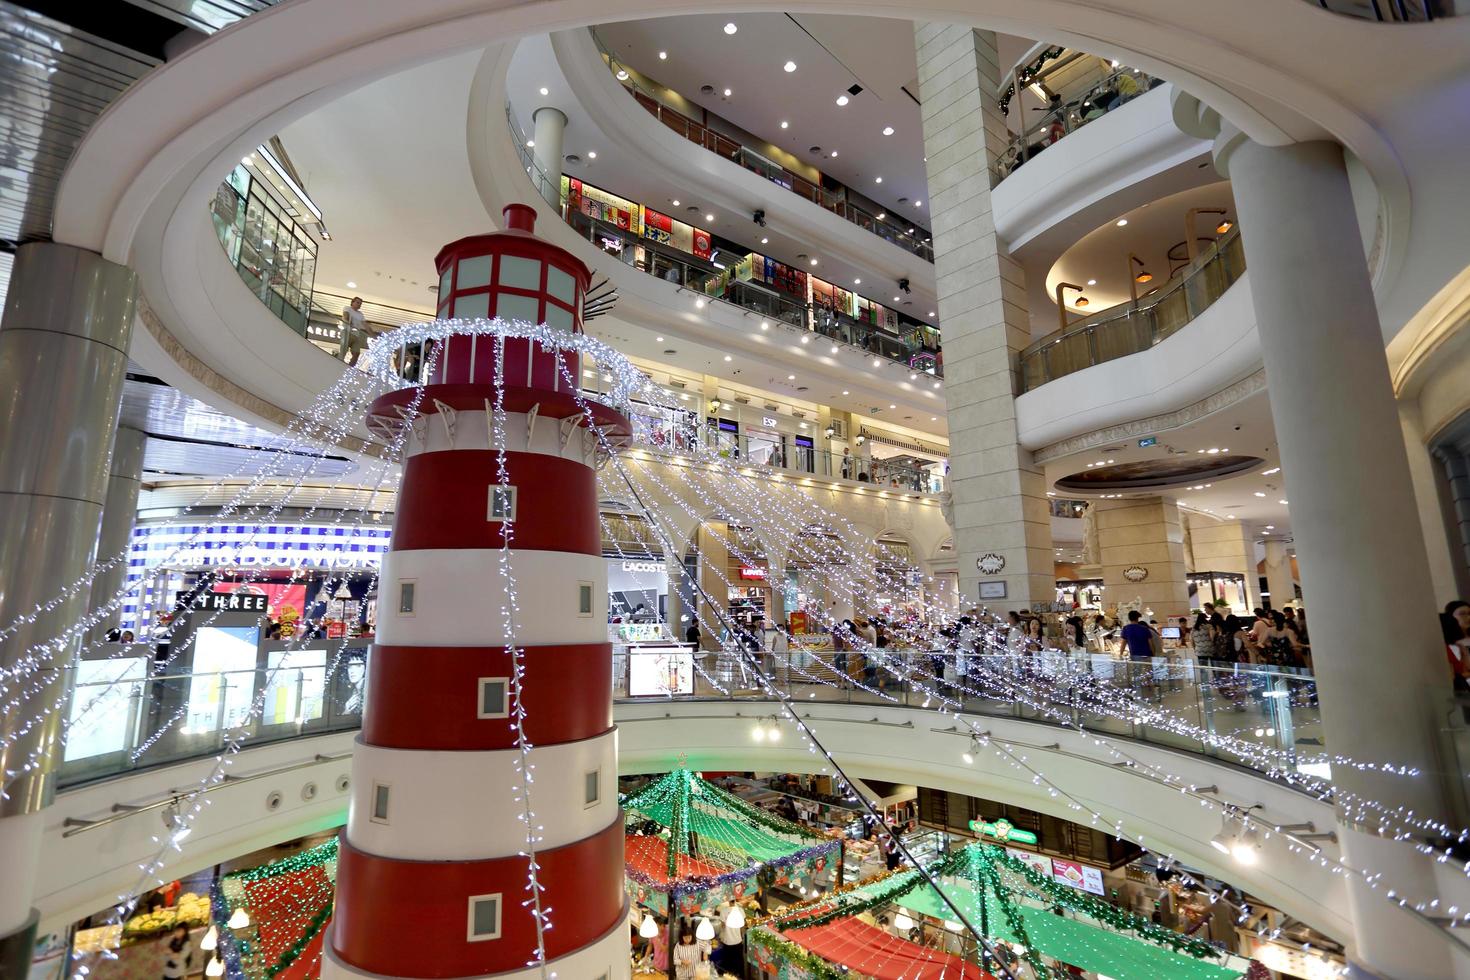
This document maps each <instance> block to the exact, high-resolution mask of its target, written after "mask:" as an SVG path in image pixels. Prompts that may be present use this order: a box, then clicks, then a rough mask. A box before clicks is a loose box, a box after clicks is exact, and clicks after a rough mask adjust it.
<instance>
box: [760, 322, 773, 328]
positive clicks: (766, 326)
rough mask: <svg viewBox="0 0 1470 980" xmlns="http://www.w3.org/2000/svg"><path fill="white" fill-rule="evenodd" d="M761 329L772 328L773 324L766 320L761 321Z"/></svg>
mask: <svg viewBox="0 0 1470 980" xmlns="http://www.w3.org/2000/svg"><path fill="white" fill-rule="evenodd" d="M761 329H762V330H769V329H771V325H770V324H769V323H767V322H766V321H764V320H762V321H761Z"/></svg>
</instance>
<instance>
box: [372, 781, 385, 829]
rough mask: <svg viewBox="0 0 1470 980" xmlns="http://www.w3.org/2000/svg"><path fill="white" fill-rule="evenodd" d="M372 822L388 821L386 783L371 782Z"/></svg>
mask: <svg viewBox="0 0 1470 980" xmlns="http://www.w3.org/2000/svg"><path fill="white" fill-rule="evenodd" d="M371 820H372V822H373V823H387V822H388V784H387V783H373V815H372V817H371Z"/></svg>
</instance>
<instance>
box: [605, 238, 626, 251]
mask: <svg viewBox="0 0 1470 980" xmlns="http://www.w3.org/2000/svg"><path fill="white" fill-rule="evenodd" d="M602 250H603V251H604V252H612V253H614V254H618V253H621V252H622V250H623V240H622V239H621V238H609V237H608V236H606V235H603V236H602Z"/></svg>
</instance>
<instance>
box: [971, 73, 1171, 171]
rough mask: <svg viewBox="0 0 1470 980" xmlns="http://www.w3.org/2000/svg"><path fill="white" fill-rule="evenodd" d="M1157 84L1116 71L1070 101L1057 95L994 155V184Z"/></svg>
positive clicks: (1150, 78) (1148, 77)
mask: <svg viewBox="0 0 1470 980" xmlns="http://www.w3.org/2000/svg"><path fill="white" fill-rule="evenodd" d="M1160 84H1162V79H1158V78H1154V77H1153V76H1151V75H1145V74H1144V73H1143V72H1141V71H1138V70H1137V69H1135V68H1118V69H1117V70H1115V71H1113V72H1112V73H1111V74H1109V75H1107V76H1105V77H1104V78H1102V79H1101V80H1100V81H1097V82H1096V83H1094V84H1092V85H1090V86H1088V87H1087V88H1085V89H1084V90H1082V91H1081V92H1079V93H1077V94H1076V95H1074V96H1072V97H1071V98H1068V97H1067V95H1066V93H1063V94H1061V95H1059V96H1058V101H1057V103H1056V104H1055V105H1054V106H1052V107H1051V108H1049V109H1047V110H1046V111H1044V112H1043V113H1042V114H1041V116H1040V118H1039V119H1037V121H1035V122H1034V123H1033V122H1028V123H1027V124H1026V126H1025V128H1024V129H1023V131H1022V132H1021V133H1019V134H1017V135H1014V136H1012V137H1011V140H1010V142H1009V143H1007V144H1006V146H1005V148H1004V149H1003V150H1002V151H1001V152H1000V153H998V154H997V155H996V159H995V161H994V164H993V172H992V179H993V182H994V183H996V184H998V183H1000V182H1001V181H1002V180H1005V179H1006V178H1007V177H1009V176H1010V175H1011V174H1013V173H1015V172H1016V171H1017V170H1018V169H1020V167H1021V166H1022V165H1023V164H1025V162H1026V161H1027V160H1030V159H1031V158H1032V157H1034V156H1036V155H1037V154H1038V153H1040V152H1041V151H1042V150H1045V149H1046V148H1047V147H1048V146H1051V145H1052V144H1053V143H1056V142H1058V141H1059V140H1061V139H1063V138H1065V137H1066V136H1067V135H1068V134H1070V133H1074V132H1076V131H1077V130H1079V129H1081V128H1082V127H1083V126H1086V125H1087V124H1088V123H1090V122H1092V121H1093V120H1094V119H1098V118H1100V117H1102V116H1105V115H1107V114H1108V113H1110V112H1112V111H1113V110H1114V109H1117V108H1119V107H1120V106H1124V105H1127V104H1128V103H1129V102H1132V101H1133V100H1134V99H1136V98H1137V97H1138V96H1140V95H1142V94H1143V93H1144V92H1147V91H1148V90H1149V89H1151V88H1154V87H1155V86H1157V85H1160Z"/></svg>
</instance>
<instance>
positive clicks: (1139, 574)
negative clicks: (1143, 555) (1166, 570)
mask: <svg viewBox="0 0 1470 980" xmlns="http://www.w3.org/2000/svg"><path fill="white" fill-rule="evenodd" d="M1123 577H1124V578H1126V579H1127V580H1128V581H1130V582H1142V581H1143V580H1144V579H1146V578H1148V569H1147V568H1144V567H1143V566H1142V565H1129V566H1128V567H1127V568H1125V569H1123Z"/></svg>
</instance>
